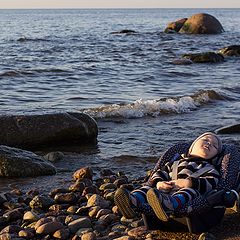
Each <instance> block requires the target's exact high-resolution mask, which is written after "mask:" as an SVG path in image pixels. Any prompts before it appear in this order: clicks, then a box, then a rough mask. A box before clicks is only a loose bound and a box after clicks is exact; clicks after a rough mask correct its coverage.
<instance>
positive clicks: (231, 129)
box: [215, 124, 240, 134]
mask: <svg viewBox="0 0 240 240" xmlns="http://www.w3.org/2000/svg"><path fill="white" fill-rule="evenodd" d="M215 132H216V133H217V134H233V133H240V124H235V125H230V126H226V127H222V128H219V129H217V130H216V131H215Z"/></svg>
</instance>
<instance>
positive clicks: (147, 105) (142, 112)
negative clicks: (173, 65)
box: [83, 90, 226, 119]
mask: <svg viewBox="0 0 240 240" xmlns="http://www.w3.org/2000/svg"><path fill="white" fill-rule="evenodd" d="M225 99H226V98H225V97H224V95H223V94H221V93H218V92H216V91H214V90H200V91H198V92H197V93H195V94H193V95H189V96H182V97H175V98H161V99H153V100H143V99H138V100H136V101H135V102H133V103H129V104H111V105H104V106H100V107H97V108H90V109H84V110H83V112H84V113H87V114H89V115H90V116H92V117H94V118H96V119H99V118H119V117H121V118H142V117H145V116H152V117H157V116H160V115H166V114H181V113H188V112H191V111H194V110H196V109H197V108H199V107H201V106H202V105H206V104H208V103H212V102H213V101H217V100H225Z"/></svg>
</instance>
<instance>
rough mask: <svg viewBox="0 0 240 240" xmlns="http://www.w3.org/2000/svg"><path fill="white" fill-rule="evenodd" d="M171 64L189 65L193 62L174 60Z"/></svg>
mask: <svg viewBox="0 0 240 240" xmlns="http://www.w3.org/2000/svg"><path fill="white" fill-rule="evenodd" d="M172 63H173V64H175V65H190V64H192V63H193V62H192V61H191V60H190V59H175V60H173V61H172Z"/></svg>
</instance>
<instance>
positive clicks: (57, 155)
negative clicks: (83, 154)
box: [43, 151, 64, 162]
mask: <svg viewBox="0 0 240 240" xmlns="http://www.w3.org/2000/svg"><path fill="white" fill-rule="evenodd" d="M63 157H64V154H63V153H62V152H59V151H57V152H50V153H48V154H46V155H44V156H43V158H44V159H46V160H48V161H50V162H57V161H60V160H62V159H63Z"/></svg>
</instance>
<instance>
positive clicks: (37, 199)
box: [0, 167, 240, 240]
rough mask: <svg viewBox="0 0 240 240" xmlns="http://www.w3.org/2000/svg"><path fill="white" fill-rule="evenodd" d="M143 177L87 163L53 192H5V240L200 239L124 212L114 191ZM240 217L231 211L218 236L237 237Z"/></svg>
mask: <svg viewBox="0 0 240 240" xmlns="http://www.w3.org/2000/svg"><path fill="white" fill-rule="evenodd" d="M95 176H99V177H97V178H96V177H95ZM143 182H144V177H142V178H139V179H136V180H129V179H128V177H127V176H126V175H125V174H124V173H123V172H118V173H114V172H112V171H111V170H109V169H102V170H101V171H100V172H99V173H98V174H97V175H96V173H93V171H92V169H91V168H90V167H83V168H81V169H79V170H77V171H75V172H74V173H73V175H72V182H71V183H70V184H69V185H68V186H62V188H54V186H53V188H52V190H51V191H50V192H48V193H46V192H41V189H31V190H29V191H27V192H23V191H22V190H21V189H13V190H12V191H9V192H4V193H1V194H0V240H3V239H15V240H20V239H22V240H23V239H36V240H37V239H39V240H40V239H72V240H77V239H81V240H95V239H96V240H108V239H110V240H111V239H118V240H130V239H132V240H134V239H148V240H151V239H198V238H199V235H197V234H190V233H187V232H176V233H174V232H163V231H160V230H147V228H146V227H145V226H144V222H143V220H142V217H141V215H139V216H138V217H137V218H136V219H125V218H124V217H123V216H121V214H120V212H119V211H118V209H117V207H116V206H115V204H114V200H113V197H114V193H115V190H116V189H117V188H118V187H125V188H128V189H130V190H132V189H134V188H136V187H138V186H140V185H141V184H142V183H143ZM238 222H239V214H238V213H228V214H227V215H226V217H225V218H224V221H223V224H222V225H221V226H218V227H217V228H216V229H213V231H212V233H213V234H214V236H215V237H216V238H215V239H237V238H236V237H239V236H240V226H239V224H237V223H238ZM203 239H204V238H203Z"/></svg>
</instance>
